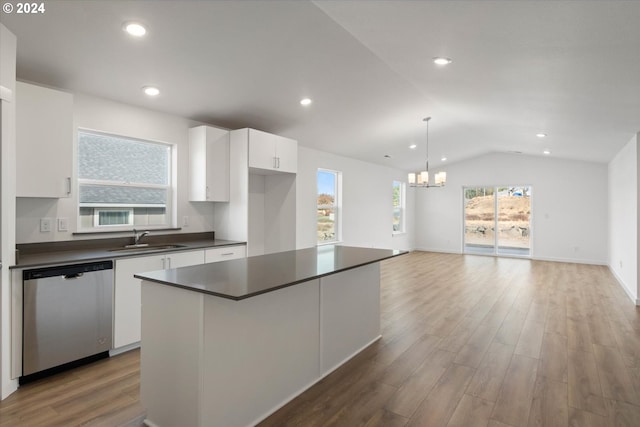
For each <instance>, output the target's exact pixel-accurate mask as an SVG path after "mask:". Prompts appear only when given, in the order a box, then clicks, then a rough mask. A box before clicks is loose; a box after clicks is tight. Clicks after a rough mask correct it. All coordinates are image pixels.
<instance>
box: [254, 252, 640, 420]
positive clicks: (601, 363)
mask: <svg viewBox="0 0 640 427" xmlns="http://www.w3.org/2000/svg"><path fill="white" fill-rule="evenodd" d="M381 298H382V299H381V309H382V335H383V337H382V339H381V340H380V341H378V342H377V343H375V344H373V345H372V346H370V347H369V348H368V349H366V350H365V351H364V352H363V353H361V354H360V355H358V356H356V357H355V358H354V359H352V360H351V361H349V362H348V363H347V364H345V365H343V366H342V367H340V368H339V369H338V370H337V371H335V372H334V373H332V374H331V375H329V376H328V377H326V378H324V379H323V380H322V381H321V382H319V383H318V384H316V385H315V386H314V387H312V388H311V389H309V390H307V391H306V392H305V393H303V394H302V395H300V396H299V397H298V398H296V399H295V400H293V401H292V402H290V403H289V404H288V405H286V406H285V407H283V408H282V409H280V410H279V411H277V412H276V413H274V414H273V415H272V416H271V417H269V418H268V419H266V420H265V421H264V422H262V423H261V424H260V427H271V426H274V427H275V426H327V425H339V426H356V425H361V426H420V427H428V426H447V427H452V426H493V427H497V426H503V427H509V426H511V427H520V426H527V427H538V426H554V427H562V426H603V427H604V426H613V425H615V426H639V425H640V309H638V308H636V307H635V306H634V305H633V304H632V302H631V301H630V300H629V298H628V297H627V296H626V294H625V293H624V291H623V290H622V289H621V288H620V285H619V284H618V283H617V282H616V280H615V279H614V277H613V276H612V275H611V273H610V272H609V270H608V269H607V268H606V267H603V266H593V265H580V264H565V263H554V262H543V261H529V260H524V259H509V258H490V257H481V256H470V255H451V254H436V253H424V252H414V253H411V254H409V255H406V256H402V257H399V258H396V259H393V260H389V261H386V262H384V263H383V268H382V295H381Z"/></svg>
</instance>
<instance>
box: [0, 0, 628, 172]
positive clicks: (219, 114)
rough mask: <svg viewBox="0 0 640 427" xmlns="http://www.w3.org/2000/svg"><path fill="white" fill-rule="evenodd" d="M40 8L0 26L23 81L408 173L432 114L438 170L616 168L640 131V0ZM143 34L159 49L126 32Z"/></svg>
mask: <svg viewBox="0 0 640 427" xmlns="http://www.w3.org/2000/svg"><path fill="white" fill-rule="evenodd" d="M44 4H45V7H46V10H45V12H44V13H41V14H29V15H25V14H16V13H12V14H7V13H2V14H0V19H1V21H2V23H3V24H4V25H5V26H7V28H9V29H10V30H11V31H12V32H13V33H14V34H16V36H17V38H18V70H17V72H18V78H19V79H21V80H26V81H32V82H38V83H42V84H45V85H50V86H54V87H58V88H62V89H66V90H70V91H73V92H80V93H87V94H91V95H96V96H100V97H104V98H108V99H113V100H117V101H121V102H124V103H127V104H132V105H138V106H141V107H145V108H149V109H153V110H158V111H162V112H167V113H171V114H175V115H179V116H183V117H188V118H191V119H195V120H200V121H204V122H208V123H211V124H216V125H219V126H223V127H228V128H241V127H253V128H257V129H261V130H265V131H268V132H273V133H277V134H281V135H283V136H287V137H291V138H295V139H297V140H298V141H299V143H300V144H301V145H304V146H308V147H312V148H317V149H320V150H324V151H330V152H334V153H337V154H341V155H345V156H349V157H354V158H358V159H362V160H365V161H371V162H375V163H380V164H386V165H389V166H393V167H397V168H401V169H404V170H409V169H414V168H416V169H417V168H420V167H421V166H422V165H423V164H424V157H425V145H424V142H425V131H426V127H425V124H424V122H423V121H422V119H423V117H425V116H431V117H432V120H431V122H430V130H429V143H430V153H429V154H430V162H431V164H432V165H436V166H438V165H441V164H442V161H441V157H443V156H446V157H447V159H448V160H447V162H456V161H460V160H463V159H468V158H471V157H474V156H478V155H481V154H484V153H488V152H514V151H515V152H522V153H525V154H531V155H543V154H542V152H543V150H545V149H548V150H550V151H551V156H553V157H559V158H570V159H579V160H586V161H594V162H607V161H609V160H610V159H611V158H612V157H613V156H614V155H615V153H616V152H617V151H618V150H619V149H620V148H621V147H622V146H623V145H624V144H625V143H627V142H628V141H629V140H630V139H631V137H632V136H633V135H634V134H635V133H637V132H638V131H640V2H638V1H615V0H608V1H479V0H471V1H315V2H308V1H300V0H296V1H293V0H290V1H184V0H177V1H99V0H96V1H61V0H60V1H48V2H45V3H44ZM132 20H135V21H140V22H142V23H144V24H145V25H146V26H147V28H148V33H147V35H146V36H145V37H143V38H140V39H134V38H132V37H130V36H129V35H127V34H126V33H125V32H124V31H122V25H123V23H124V22H126V21H132ZM439 56H441V57H448V58H451V59H452V60H453V62H452V63H451V64H449V65H447V66H444V67H443V66H438V65H435V64H434V63H433V58H434V57H439ZM150 84H152V85H155V86H158V87H159V88H160V90H161V94H160V95H159V96H158V97H156V98H153V99H150V98H148V97H146V96H145V95H144V94H143V93H142V92H141V90H140V89H141V87H142V86H145V85H150ZM303 97H309V98H311V99H312V100H313V103H312V104H311V105H310V106H307V107H302V106H301V105H300V104H299V101H300V99H301V98H303ZM540 132H542V133H545V134H547V137H546V138H538V137H536V134H537V133H540ZM413 143H415V144H418V147H417V148H416V149H415V150H411V149H409V148H408V147H409V145H411V144H413ZM385 155H388V156H390V158H385Z"/></svg>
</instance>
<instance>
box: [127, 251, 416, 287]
mask: <svg viewBox="0 0 640 427" xmlns="http://www.w3.org/2000/svg"><path fill="white" fill-rule="evenodd" d="M405 253H407V252H406V251H401V250H391V249H371V248H358V247H351V246H334V245H326V246H319V247H315V248H308V249H300V250H295V251H286V252H278V253H274V254H268V255H262V256H255V257H248V258H242V259H235V260H230V261H225V262H218V263H210V264H202V265H194V266H191V267H182V268H176V269H170V270H162V271H153V272H149V273H141V274H136V275H135V277H136V278H138V279H143V280H147V281H150V282H154V283H159V284H162V285H168V286H175V287H179V288H183V289H188V290H191V291H195V292H202V293H205V294H210V295H215V296H218V297H222V298H228V299H232V300H242V299H245V298H250V297H253V296H256V295H260V294H263V293H266V292H271V291H274V290H276V289H281V288H285V287H287V286H292V285H295V284H298V283H302V282H305V281H308V280H312V279H316V278H320V277H323V276H327V275H330V274H335V273H338V272H341V271H345V270H349V269H353V268H356V267H361V266H364V265H367V264H372V263H375V262H379V261H382V260H385V259H388V258H392V257H395V256H398V255H402V254H405Z"/></svg>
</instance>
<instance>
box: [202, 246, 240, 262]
mask: <svg viewBox="0 0 640 427" xmlns="http://www.w3.org/2000/svg"><path fill="white" fill-rule="evenodd" d="M246 252H247V251H246V247H245V246H225V247H223V248H211V249H207V250H205V254H204V262H205V263H209V262H218V261H228V260H230V259H238V258H244V257H245V256H246Z"/></svg>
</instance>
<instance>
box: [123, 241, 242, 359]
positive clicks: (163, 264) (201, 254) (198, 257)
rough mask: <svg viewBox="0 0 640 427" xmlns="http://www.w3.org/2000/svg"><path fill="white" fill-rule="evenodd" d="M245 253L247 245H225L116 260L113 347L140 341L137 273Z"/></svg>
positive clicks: (195, 263)
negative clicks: (135, 275)
mask: <svg viewBox="0 0 640 427" xmlns="http://www.w3.org/2000/svg"><path fill="white" fill-rule="evenodd" d="M244 256H245V247H244V246H225V247H220V248H210V249H200V250H195V251H184V252H171V253H167V254H162V255H147V256H140V257H135V258H124V259H117V260H116V261H115V276H114V277H115V295H114V317H113V318H114V323H113V347H114V348H115V349H118V348H121V347H126V346H132V345H134V344H136V343H138V342H140V335H141V334H140V317H141V309H142V308H141V286H140V279H136V278H135V277H133V275H134V274H139V273H144V272H147V271H155V270H165V269H169V268H179V267H187V266H190V265H197V264H204V263H205V262H217V261H225V260H228V259H235V258H242V257H244Z"/></svg>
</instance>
